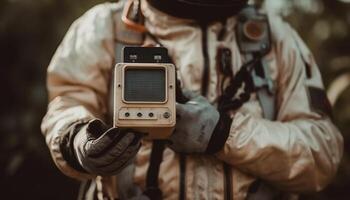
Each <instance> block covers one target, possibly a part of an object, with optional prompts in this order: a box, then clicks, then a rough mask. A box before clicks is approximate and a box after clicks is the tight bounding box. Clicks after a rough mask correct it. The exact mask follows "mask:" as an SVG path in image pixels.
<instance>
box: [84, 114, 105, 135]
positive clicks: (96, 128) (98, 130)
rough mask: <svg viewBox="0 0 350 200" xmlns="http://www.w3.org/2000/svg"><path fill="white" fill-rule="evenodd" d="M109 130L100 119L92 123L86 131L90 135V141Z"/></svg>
mask: <svg viewBox="0 0 350 200" xmlns="http://www.w3.org/2000/svg"><path fill="white" fill-rule="evenodd" d="M107 130H108V126H107V125H106V124H105V123H103V122H102V121H101V120H100V119H94V120H92V121H90V122H89V124H88V127H87V129H86V131H87V134H88V140H89V139H94V138H98V137H99V136H100V135H102V134H103V133H104V132H106V131H107Z"/></svg>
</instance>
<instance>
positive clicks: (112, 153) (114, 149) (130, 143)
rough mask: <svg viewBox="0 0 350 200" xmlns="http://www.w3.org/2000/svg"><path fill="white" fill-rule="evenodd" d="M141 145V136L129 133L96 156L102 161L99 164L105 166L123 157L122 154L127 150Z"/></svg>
mask: <svg viewBox="0 0 350 200" xmlns="http://www.w3.org/2000/svg"><path fill="white" fill-rule="evenodd" d="M129 134H133V133H129ZM130 139H132V140H130ZM140 145H141V137H140V136H135V137H134V136H133V137H128V135H126V136H125V137H124V138H123V139H122V140H120V141H119V142H118V143H116V144H115V146H111V147H110V149H109V150H107V151H106V152H105V153H104V154H103V155H100V156H99V157H96V158H95V159H96V160H97V161H98V162H99V163H100V164H98V165H97V166H98V167H104V166H106V165H109V164H110V163H112V162H114V161H115V160H116V159H119V158H120V157H122V155H123V154H124V153H125V152H126V151H127V150H133V149H136V150H137V148H138V147H139V146H140Z"/></svg>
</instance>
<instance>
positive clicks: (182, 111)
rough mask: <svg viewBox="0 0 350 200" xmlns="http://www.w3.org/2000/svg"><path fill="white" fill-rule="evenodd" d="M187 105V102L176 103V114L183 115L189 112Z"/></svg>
mask: <svg viewBox="0 0 350 200" xmlns="http://www.w3.org/2000/svg"><path fill="white" fill-rule="evenodd" d="M187 109H188V108H187V106H186V104H180V103H177V104H176V115H178V116H180V118H181V116H182V115H184V114H185V113H186V112H187Z"/></svg>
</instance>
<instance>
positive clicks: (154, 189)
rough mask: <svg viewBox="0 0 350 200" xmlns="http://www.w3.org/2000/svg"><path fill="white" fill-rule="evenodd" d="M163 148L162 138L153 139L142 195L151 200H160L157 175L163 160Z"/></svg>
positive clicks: (160, 192)
mask: <svg viewBox="0 0 350 200" xmlns="http://www.w3.org/2000/svg"><path fill="white" fill-rule="evenodd" d="M164 149H165V141H164V140H154V141H153V145H152V152H151V158H150V164H149V167H148V170H147V176H146V189H145V191H144V195H146V196H147V197H149V198H150V199H152V200H161V199H162V196H163V195H162V191H161V190H160V189H159V185H158V177H159V168H160V164H161V162H162V161H163V152H164Z"/></svg>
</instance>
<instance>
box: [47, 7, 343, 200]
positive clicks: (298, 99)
mask: <svg viewBox="0 0 350 200" xmlns="http://www.w3.org/2000/svg"><path fill="white" fill-rule="evenodd" d="M142 5H143V6H142V12H143V14H144V16H145V19H146V22H145V25H146V27H147V29H148V30H149V31H150V32H151V33H152V34H154V35H155V36H156V37H157V38H158V39H159V40H160V42H161V43H162V44H163V45H164V46H165V47H167V48H168V49H169V53H170V55H171V56H172V58H173V60H174V62H175V64H176V66H177V68H178V72H179V74H180V76H181V79H182V83H183V87H184V88H186V89H189V90H192V91H200V89H201V78H202V70H203V60H204V59H203V54H202V32H201V28H200V27H199V25H197V24H195V23H194V22H193V21H190V20H184V19H178V18H175V17H172V16H168V15H166V14H164V13H161V12H159V11H158V10H155V9H154V8H152V7H151V6H150V5H148V4H147V3H146V2H143V4H142ZM120 7H121V5H120V4H118V3H105V4H102V5H98V6H96V7H94V8H93V9H91V10H90V11H88V12H87V13H86V14H84V15H83V16H82V17H80V18H79V19H78V20H76V21H75V22H74V23H73V25H72V26H71V28H70V29H69V31H68V33H67V35H66V36H65V38H64V40H63V41H62V43H61V45H60V46H59V48H58V49H57V52H56V53H55V55H54V57H53V59H52V61H51V63H50V65H49V68H48V77H47V80H48V82H47V84H48V91H49V101H50V104H49V106H48V111H47V114H46V116H45V117H44V119H43V122H42V132H43V134H44V135H45V137H46V142H47V144H48V147H49V148H50V151H51V154H52V157H53V160H54V162H55V163H56V165H57V166H58V168H59V169H60V170H61V171H62V172H63V173H64V174H66V175H67V176H70V177H73V178H77V179H80V180H84V179H95V180H96V183H97V188H98V189H99V191H100V193H99V198H102V196H104V197H108V198H110V199H113V198H116V197H117V193H116V185H115V180H114V178H115V177H103V178H102V177H96V176H94V175H91V174H84V173H81V172H78V171H76V170H74V169H73V168H72V167H70V166H69V165H68V164H67V162H66V161H65V160H64V159H63V157H62V154H61V152H60V149H59V141H60V139H61V137H60V136H61V135H62V133H63V132H64V131H65V129H66V127H68V126H69V125H71V124H72V123H74V122H77V121H87V120H90V119H93V118H100V119H103V120H108V119H107V116H108V112H111V108H110V107H109V106H108V105H109V101H111V99H110V98H109V96H110V93H111V92H112V91H111V90H110V81H111V76H112V68H113V65H114V63H115V54H116V53H121V52H115V33H116V32H117V31H118V27H116V26H115V24H116V19H115V13H116V10H118V9H120ZM269 20H270V26H271V31H272V38H273V45H272V50H271V52H270V53H269V54H268V55H267V58H268V61H269V66H270V71H271V77H272V79H273V81H275V83H276V86H277V110H278V115H277V120H276V121H269V120H266V119H263V117H262V108H261V106H260V104H259V101H258V100H257V97H256V95H253V96H252V98H251V99H250V100H249V102H247V103H245V104H244V105H243V107H241V108H240V109H239V110H238V111H236V112H235V113H234V115H233V122H232V126H231V131H230V135H229V138H228V140H227V142H226V144H225V146H224V148H223V150H221V151H220V152H219V153H218V154H216V155H212V156H208V155H188V156H187V157H186V177H185V186H186V187H185V195H186V199H224V193H225V191H224V190H226V189H228V188H225V183H224V180H226V179H225V177H224V169H223V163H224V162H226V163H228V164H229V165H230V166H231V168H232V171H231V172H232V173H231V179H232V188H229V189H231V190H232V197H231V198H232V199H235V200H243V199H245V197H246V195H247V190H248V188H249V186H250V184H251V183H252V182H253V181H254V180H256V179H257V178H260V179H262V180H264V181H266V182H268V183H269V184H271V185H273V186H275V187H277V188H278V189H280V190H283V191H286V192H288V193H291V194H297V193H301V192H309V191H320V190H321V189H323V188H324V187H325V186H326V185H327V184H328V183H329V182H330V181H331V180H332V178H333V177H334V175H335V173H336V171H337V168H338V165H339V162H340V159H341V157H342V152H343V140H342V136H341V134H340V133H339V131H338V129H337V128H336V127H335V126H334V125H333V123H332V122H331V120H330V119H329V118H328V117H322V116H321V115H320V114H318V113H316V112H314V111H313V110H312V108H311V106H310V101H309V96H308V90H307V88H308V87H310V86H312V87H317V88H323V87H324V86H323V84H322V80H321V75H320V73H319V70H318V67H317V65H316V63H315V61H314V59H313V57H312V55H311V53H310V52H309V50H308V49H307V47H306V46H305V45H304V43H303V42H302V41H301V39H300V38H299V36H298V35H297V33H296V32H295V31H294V30H293V29H292V28H291V27H290V26H289V25H288V24H287V23H285V22H283V21H282V20H281V18H279V17H278V16H269ZM235 24H236V18H235V17H232V18H229V19H227V23H226V27H224V28H226V29H227V34H226V35H225V37H224V40H222V41H218V33H219V31H220V30H221V28H222V27H223V25H222V24H221V23H219V22H218V23H212V24H210V26H209V27H208V29H207V30H206V31H207V36H208V41H207V42H208V53H209V60H210V81H209V87H208V89H209V92H208V96H207V98H208V99H209V100H210V102H212V103H213V104H215V103H216V99H217V96H218V82H219V81H220V80H219V78H218V77H219V76H218V74H217V70H216V52H217V48H218V47H220V46H222V47H227V48H229V49H231V51H232V62H233V72H234V73H236V72H237V71H238V70H239V68H240V67H241V66H242V64H243V63H244V56H242V55H241V54H240V52H239V48H238V46H237V42H236V37H235V33H234V31H233V30H234V27H235ZM146 42H148V43H152V41H151V40H150V39H146ZM303 59H304V60H305V61H304V60H303ZM305 62H307V63H308V67H310V68H311V78H308V77H307V76H306V72H305V68H306V66H305ZM150 151H151V143H150V142H147V141H144V143H143V146H142V148H141V149H140V151H139V153H138V154H137V158H136V160H135V166H136V168H135V172H134V179H133V181H134V183H135V184H136V185H138V186H140V187H141V188H143V187H144V186H145V174H146V171H147V167H148V158H149V156H150ZM179 171H180V170H179V155H178V154H176V153H174V152H173V151H172V150H170V149H169V148H166V149H165V151H164V156H163V162H162V163H161V166H160V176H159V184H160V188H161V190H162V191H163V194H164V199H179V184H180V183H179V180H180V178H179V176H180V174H179V173H180V172H179Z"/></svg>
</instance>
